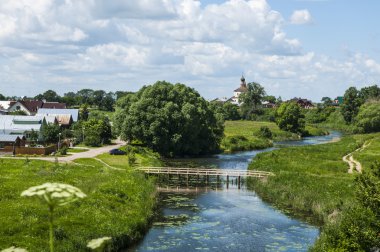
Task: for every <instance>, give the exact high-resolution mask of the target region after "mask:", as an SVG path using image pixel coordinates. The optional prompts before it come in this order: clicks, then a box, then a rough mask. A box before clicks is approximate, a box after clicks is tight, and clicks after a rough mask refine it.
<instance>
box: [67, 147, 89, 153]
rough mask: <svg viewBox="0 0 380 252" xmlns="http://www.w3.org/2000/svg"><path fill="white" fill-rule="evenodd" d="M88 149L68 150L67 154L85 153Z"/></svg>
mask: <svg viewBox="0 0 380 252" xmlns="http://www.w3.org/2000/svg"><path fill="white" fill-rule="evenodd" d="M88 150H89V149H88V148H69V149H68V150H67V152H68V153H80V152H86V151H88Z"/></svg>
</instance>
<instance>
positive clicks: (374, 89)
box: [359, 85, 380, 102]
mask: <svg viewBox="0 0 380 252" xmlns="http://www.w3.org/2000/svg"><path fill="white" fill-rule="evenodd" d="M359 97H360V98H361V99H362V102H365V101H367V100H369V99H373V98H375V99H376V98H379V97H380V88H379V87H378V86H377V85H373V86H369V87H364V88H362V89H360V92H359Z"/></svg>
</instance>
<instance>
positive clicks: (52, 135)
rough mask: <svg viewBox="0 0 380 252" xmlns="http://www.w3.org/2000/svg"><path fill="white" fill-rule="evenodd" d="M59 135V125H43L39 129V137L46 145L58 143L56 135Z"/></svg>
mask: <svg viewBox="0 0 380 252" xmlns="http://www.w3.org/2000/svg"><path fill="white" fill-rule="evenodd" d="M59 133H60V128H59V125H57V124H53V123H49V124H46V123H43V125H42V127H41V136H42V139H43V141H44V142H45V143H46V144H51V143H53V144H55V143H57V142H58V138H59V137H58V135H59Z"/></svg>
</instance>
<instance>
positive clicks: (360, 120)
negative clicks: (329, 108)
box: [355, 101, 380, 133]
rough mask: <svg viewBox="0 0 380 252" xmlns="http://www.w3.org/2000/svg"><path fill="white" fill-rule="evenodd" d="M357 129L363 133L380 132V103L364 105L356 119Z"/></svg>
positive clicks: (374, 102)
mask: <svg viewBox="0 0 380 252" xmlns="http://www.w3.org/2000/svg"><path fill="white" fill-rule="evenodd" d="M355 123H356V127H357V128H358V130H359V131H360V132H362V133H370V132H379V131H380V101H373V102H367V103H365V104H363V105H362V106H361V107H360V109H359V113H358V115H357V116H356V118H355Z"/></svg>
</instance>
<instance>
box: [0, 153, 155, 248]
mask: <svg viewBox="0 0 380 252" xmlns="http://www.w3.org/2000/svg"><path fill="white" fill-rule="evenodd" d="M107 155H108V154H104V159H105V160H106V161H109V160H111V159H107V158H108V157H107ZM143 156H144V155H143V154H142V155H141V156H139V155H136V157H137V162H142V163H144V162H148V160H153V158H152V157H149V158H145V157H144V158H141V157H143ZM101 158H102V159H103V157H101ZM113 158H114V156H112V159H113ZM121 158H123V157H116V159H115V160H116V161H115V162H118V161H120V160H121ZM111 164H112V165H115V164H114V163H111ZM124 168H125V169H124V170H113V169H110V168H108V167H106V166H104V165H103V164H102V163H100V162H99V161H97V160H95V159H80V160H76V164H57V163H52V162H46V161H40V160H27V159H25V160H11V159H1V160H0V171H1V177H0V195H1V196H0V209H1V213H0V223H1V225H0V250H1V249H5V248H7V247H11V246H17V247H23V248H26V249H28V250H29V251H48V222H47V218H48V211H47V207H46V206H45V205H42V204H41V203H40V202H39V201H38V200H36V199H29V198H24V197H20V194H21V192H22V191H24V190H26V189H27V188H29V187H31V186H36V185H40V184H43V183H46V182H60V183H67V184H71V185H73V186H76V187H78V188H80V189H81V190H82V191H83V192H84V193H85V194H87V198H85V199H83V200H81V201H77V202H74V203H72V204H69V205H66V206H63V207H59V208H57V210H56V212H55V230H54V236H55V240H56V251H87V249H86V244H87V242H88V241H89V240H91V239H94V238H99V237H104V236H111V237H112V238H113V245H114V247H113V250H118V249H119V248H121V247H126V246H128V244H131V243H133V242H135V241H137V240H138V239H140V238H141V237H142V236H143V233H144V231H145V230H146V229H147V228H148V224H149V220H150V218H151V217H152V216H153V208H154V206H155V186H154V182H153V181H152V180H147V179H146V178H145V176H144V175H143V174H141V173H139V172H135V171H133V170H132V169H129V168H128V167H127V166H124Z"/></svg>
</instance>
